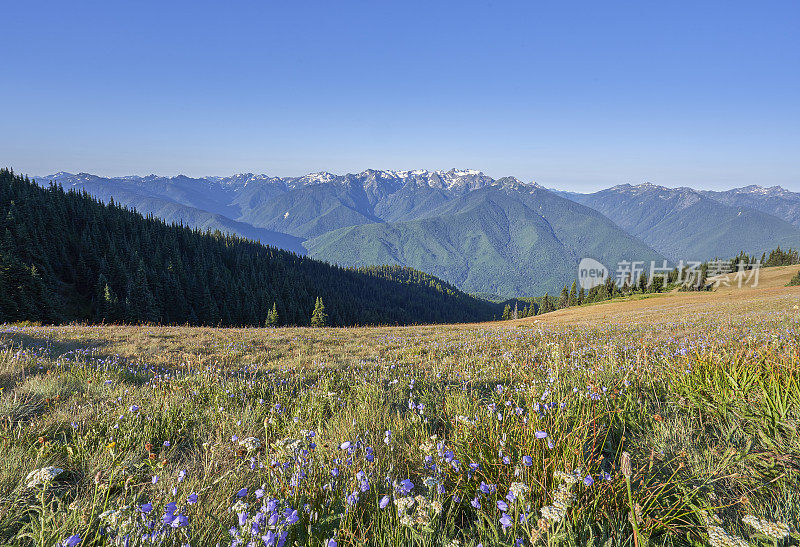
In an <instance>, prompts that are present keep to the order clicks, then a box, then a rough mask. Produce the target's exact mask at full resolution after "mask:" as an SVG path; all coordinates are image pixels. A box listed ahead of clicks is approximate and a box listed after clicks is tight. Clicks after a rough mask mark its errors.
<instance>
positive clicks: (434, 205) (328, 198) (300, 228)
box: [40, 169, 663, 296]
mask: <svg viewBox="0 0 800 547" xmlns="http://www.w3.org/2000/svg"><path fill="white" fill-rule="evenodd" d="M50 180H52V181H54V182H56V183H58V184H61V185H62V186H64V187H66V188H74V189H78V190H85V191H86V192H88V193H89V194H91V195H93V196H95V197H97V198H99V199H101V200H103V201H106V202H107V201H110V200H111V199H112V198H113V199H114V200H115V201H116V202H118V203H121V204H123V205H125V206H128V207H131V208H135V209H136V210H137V211H139V212H141V213H144V214H152V215H154V216H156V217H159V218H162V219H164V220H166V221H168V222H181V223H183V224H185V225H189V226H193V227H200V228H203V229H212V230H214V229H218V230H220V231H226V232H233V233H236V234H238V235H242V236H244V237H249V238H255V239H258V240H259V241H261V242H262V243H265V244H269V245H273V246H276V247H280V248H284V249H289V250H293V251H295V252H297V253H301V254H302V253H304V252H308V253H309V254H310V255H311V256H313V257H315V258H320V259H323V260H327V261H329V262H334V263H336V264H340V265H343V266H368V265H377V264H395V265H400V266H410V267H415V268H417V269H420V270H423V271H427V272H437V273H438V275H440V276H441V277H442V279H444V280H446V281H448V282H450V283H453V284H454V285H456V286H457V287H459V288H460V289H462V290H465V291H469V292H483V293H492V294H499V295H503V296H536V295H541V294H543V293H544V292H547V291H549V292H555V291H558V290H560V289H561V287H562V286H563V285H564V284H565V283H566V284H571V283H572V281H573V280H574V279H575V275H576V268H577V264H578V262H579V261H580V259H581V258H583V257H584V256H593V257H595V258H598V259H601V260H605V261H606V262H607V263H608V264H609V265H614V264H616V262H618V261H619V260H631V259H634V258H636V259H641V260H651V259H663V257H662V256H661V255H660V254H659V253H657V252H655V251H653V250H652V249H650V248H648V247H647V245H645V244H643V243H642V242H641V241H638V240H636V239H635V238H633V237H631V236H630V235H628V234H627V233H625V232H624V231H623V230H621V229H620V228H618V227H617V226H615V225H614V224H613V223H612V222H610V221H609V220H608V219H606V218H604V217H603V216H602V215H599V214H597V213H596V212H595V211H592V210H591V209H589V208H586V207H583V206H581V205H577V204H575V203H573V202H571V201H569V200H567V199H564V198H562V197H560V196H558V195H556V194H554V193H552V192H549V191H548V190H546V189H544V188H542V187H541V186H539V185H537V184H535V183H525V182H522V181H520V180H519V179H516V178H514V177H504V178H500V179H493V178H491V177H489V176H487V175H485V174H484V173H482V172H480V171H477V170H472V169H451V170H449V171H427V170H414V171H386V170H375V169H368V170H366V171H363V172H361V173H350V174H345V175H334V174H332V173H327V172H320V173H312V174H309V175H304V176H302V177H285V178H281V177H271V176H268V175H254V174H251V173H245V174H239V175H233V176H230V177H205V178H190V177H186V176H182V175H181V176H177V177H171V178H167V177H158V176H155V175H149V176H145V177H137V176H128V177H115V178H103V177H97V176H95V175H90V174H85V173H80V174H77V175H73V174H69V173H58V174H56V175H52V176H49V177H43V178H41V179H40V183H44V182H45V181H50Z"/></svg>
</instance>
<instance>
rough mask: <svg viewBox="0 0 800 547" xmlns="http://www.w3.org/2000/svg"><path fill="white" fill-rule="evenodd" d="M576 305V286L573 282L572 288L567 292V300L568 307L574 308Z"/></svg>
mask: <svg viewBox="0 0 800 547" xmlns="http://www.w3.org/2000/svg"><path fill="white" fill-rule="evenodd" d="M577 304H578V284H577V283H576V282H575V281H573V282H572V288H570V290H569V298H568V299H567V305H568V306H575V305H577Z"/></svg>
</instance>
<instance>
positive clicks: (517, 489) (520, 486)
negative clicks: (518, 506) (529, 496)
mask: <svg viewBox="0 0 800 547" xmlns="http://www.w3.org/2000/svg"><path fill="white" fill-rule="evenodd" d="M528 490H529V489H528V486H527V485H526V484H524V483H521V482H512V483H511V486H510V487H509V489H508V491H509V493H511V494H512V495H513V496H514V497H516V498H519V497H521V496H522V495H523V494H524V493H525V492H527V491H528Z"/></svg>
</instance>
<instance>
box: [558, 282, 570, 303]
mask: <svg viewBox="0 0 800 547" xmlns="http://www.w3.org/2000/svg"><path fill="white" fill-rule="evenodd" d="M567 306H569V291H568V290H567V286H566V285H564V288H563V289H561V296H560V297H559V298H558V307H559V308H566V307H567Z"/></svg>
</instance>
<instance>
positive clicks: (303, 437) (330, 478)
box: [0, 306, 800, 546]
mask: <svg viewBox="0 0 800 547" xmlns="http://www.w3.org/2000/svg"><path fill="white" fill-rule="evenodd" d="M786 307H788V306H786ZM797 326H798V325H797V319H796V318H795V317H794V316H793V314H792V311H791V310H790V309H789V310H787V309H782V308H778V307H776V308H774V309H770V310H763V311H756V312H754V311H750V310H749V309H747V310H745V309H744V308H743V311H741V312H740V313H738V314H736V315H728V316H727V317H718V318H713V317H708V318H706V319H705V320H704V322H703V324H702V328H698V324H697V322H696V321H695V320H694V319H693V320H691V321H690V320H687V319H682V318H680V317H677V316H676V317H671V318H670V319H669V321H665V322H664V323H661V324H639V323H632V324H617V325H609V326H605V327H585V328H566V327H563V328H562V327H555V326H550V327H544V328H542V327H540V326H530V325H500V326H498V325H487V326H474V327H468V328H465V327H460V328H459V327H448V326H444V327H436V328H434V327H418V328H405V329H403V328H395V329H319V330H314V329H273V330H269V329H265V330H246V329H242V330H236V329H231V330H214V329H188V328H155V327H139V328H136V327H78V326H76V327H61V328H53V327H37V326H27V327H6V329H5V335H4V344H5V347H6V349H5V350H4V351H3V353H2V354H0V387H2V388H3V391H2V397H1V398H0V432H1V433H2V434H1V435H0V447H2V450H3V458H2V459H0V491H2V494H1V495H0V543H3V544H11V545H54V544H58V543H59V542H63V541H67V542H68V543H67V544H69V543H70V542H73V543H74V542H78V541H80V542H81V543H75V544H81V545H94V544H119V545H123V544H126V543H125V542H126V541H127V542H128V543H129V544H130V545H145V544H148V545H149V544H159V545H182V544H187V543H188V544H190V545H215V544H216V543H220V544H223V545H229V544H235V545H248V544H250V542H252V545H271V544H274V545H279V544H281V542H282V541H285V542H286V543H285V544H286V545H295V544H297V545H327V544H328V543H329V542H330V540H334V541H335V542H336V543H337V544H338V545H386V544H394V545H409V544H416V545H430V546H451V545H477V544H478V543H482V544H483V545H484V546H488V545H533V544H538V545H556V544H558V545H561V544H563V545H587V544H588V545H635V544H638V545H639V546H643V545H645V544H650V545H694V544H697V545H703V544H708V543H709V542H712V543H713V542H718V543H716V544H720V545H722V544H736V542H737V541H742V542H745V543H742V544H745V545H746V544H747V542H748V541H749V542H750V543H751V544H754V545H755V544H768V545H772V544H773V539H771V538H769V537H768V536H765V535H764V534H763V530H762V531H759V530H757V529H756V528H754V527H753V525H752V524H748V522H750V523H756V524H758V522H760V521H756V520H753V519H751V518H748V519H747V520H743V518H744V517H745V516H747V515H754V516H756V517H759V518H761V519H766V520H767V521H769V522H779V523H781V522H782V523H786V524H788V526H789V527H790V528H791V530H793V531H796V530H797V527H798V524H799V523H800V504H799V503H798V502H797V501H796V499H797V498H796V496H795V492H797V490H798V486H800V485H798V477H799V476H800V475H799V474H798V466H800V461H798V454H800V440H798V435H797V426H798V422H799V420H800V380H799V379H798V375H800V371H799V370H798V330H797ZM623 452H627V453H630V455H631V470H630V471H631V472H630V477H629V481H630V487H631V490H630V497H629V495H628V491H627V485H626V476H625V475H624V474H623V473H622V470H621V468H620V462H621V458H622V453H623ZM46 466H54V467H56V468H59V469H63V472H62V473H61V474H59V475H58V476H57V477H55V478H54V479H52V480H50V481H46V482H44V483H43V484H39V485H36V486H32V487H28V486H27V484H26V480H25V479H26V477H27V476H28V474H29V473H30V472H31V471H34V470H36V469H41V468H44V467H46ZM412 485H413V486H412ZM245 489H246V490H245ZM171 504H174V505H171ZM543 508H544V509H543ZM545 517H546V518H545ZM634 523H635V524H636V529H637V530H638V532H637V533H636V534H634ZM762 528H763V526H762ZM765 529H766V528H765ZM719 530H722V531H723V532H724V534H725V535H721V534H723V532H719ZM770 530H771V529H767V531H768V532H769V531H770ZM780 530H782V529H779V531H780ZM76 536H77V537H76ZM69 538H72V539H71V540H70V539H69ZM78 538H79V539H78ZM726 538H727V539H726ZM737 538H738V539H737ZM780 541H783V542H784V543H785V542H786V541H796V539H795V540H786V539H782V540H780ZM719 542H721V543H719ZM726 542H728V543H726Z"/></svg>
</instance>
